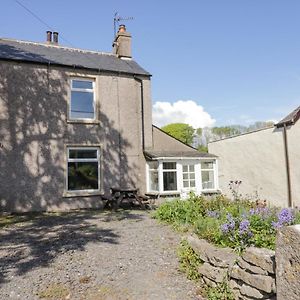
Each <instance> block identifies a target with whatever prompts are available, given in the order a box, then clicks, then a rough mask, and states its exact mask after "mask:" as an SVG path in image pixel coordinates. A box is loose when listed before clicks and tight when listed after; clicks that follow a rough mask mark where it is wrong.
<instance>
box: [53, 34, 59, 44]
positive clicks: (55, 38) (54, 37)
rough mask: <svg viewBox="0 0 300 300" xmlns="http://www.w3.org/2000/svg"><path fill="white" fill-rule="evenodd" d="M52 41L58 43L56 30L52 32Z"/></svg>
mask: <svg viewBox="0 0 300 300" xmlns="http://www.w3.org/2000/svg"><path fill="white" fill-rule="evenodd" d="M53 43H54V44H58V32H56V31H54V32H53Z"/></svg>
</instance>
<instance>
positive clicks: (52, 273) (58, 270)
mask: <svg viewBox="0 0 300 300" xmlns="http://www.w3.org/2000/svg"><path fill="white" fill-rule="evenodd" d="M0 239H1V243H0V299H22V300H23V299H30V300H31V299H43V298H44V299H87V300H88V299H93V300H94V299H95V300H97V299H99V300H100V299H101V300H104V299H109V300H114V299H139V300H141V299H145V300H147V299H155V300H157V299H158V300H159V299H163V300H167V299H199V298H198V297H197V296H196V287H195V284H194V283H193V282H191V281H189V280H187V279H186V277H185V275H184V274H181V273H180V272H178V270H177V269H178V262H177V257H176V248H177V246H178V244H179V240H180V237H179V236H178V234H176V233H174V232H173V231H172V230H171V229H170V228H169V227H167V226H164V225H161V224H158V223H157V221H155V220H153V219H151V217H150V215H149V213H148V212H146V211H125V210H124V211H120V212H79V213H70V214H65V215H49V216H47V217H42V218H38V219H34V220H33V221H31V222H26V223H22V224H16V225H13V226H10V227H8V228H6V229H2V230H1V231H0Z"/></svg>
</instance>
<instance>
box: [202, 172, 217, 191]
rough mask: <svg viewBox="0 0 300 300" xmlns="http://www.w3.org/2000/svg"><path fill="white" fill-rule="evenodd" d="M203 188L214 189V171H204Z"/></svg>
mask: <svg viewBox="0 0 300 300" xmlns="http://www.w3.org/2000/svg"><path fill="white" fill-rule="evenodd" d="M201 174H202V188H203V189H214V188H215V186H214V171H202V172H201Z"/></svg>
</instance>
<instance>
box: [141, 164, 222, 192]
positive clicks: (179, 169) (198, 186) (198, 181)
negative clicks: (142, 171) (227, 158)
mask: <svg viewBox="0 0 300 300" xmlns="http://www.w3.org/2000/svg"><path fill="white" fill-rule="evenodd" d="M150 161H151V160H150ZM153 161H157V162H158V169H157V172H158V191H154V190H152V189H151V188H150V187H151V185H150V172H151V171H153V170H154V169H151V168H150V165H149V164H148V162H149V161H147V162H146V185H147V186H146V190H147V192H149V193H158V194H161V195H174V194H176V195H177V194H180V193H181V192H182V191H185V192H186V191H194V192H196V193H197V194H201V193H202V192H216V191H219V182H218V160H217V159H216V158H209V159H208V158H200V159H199V158H195V159H193V158H192V159H191V158H186V159H182V158H175V159H174V158H159V159H153ZM164 162H174V163H176V170H175V169H170V170H169V169H168V170H167V169H163V163H164ZM202 162H212V163H213V169H209V171H213V172H214V188H213V189H203V188H202V169H201V163H202ZM185 165H193V166H194V172H192V173H194V174H195V179H194V180H195V187H191V186H190V184H189V187H184V186H183V185H184V183H183V181H184V179H183V174H184V173H185V172H184V171H183V167H184V166H185ZM203 170H205V169H203ZM164 171H167V172H168V171H174V172H175V171H176V176H177V190H172V191H165V190H164V180H163V173H164ZM191 180H193V179H191ZM189 181H190V179H189Z"/></svg>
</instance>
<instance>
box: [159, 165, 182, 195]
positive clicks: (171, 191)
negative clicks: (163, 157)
mask: <svg viewBox="0 0 300 300" xmlns="http://www.w3.org/2000/svg"><path fill="white" fill-rule="evenodd" d="M164 163H174V164H175V169H164ZM161 165H162V167H161V170H162V174H161V177H162V187H161V190H162V192H163V193H168V192H170V193H174V192H177V191H178V168H177V161H175V160H173V161H171V160H168V161H162V162H161ZM171 172H172V173H175V174H176V190H165V189H164V173H171Z"/></svg>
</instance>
